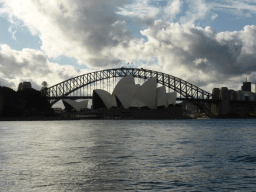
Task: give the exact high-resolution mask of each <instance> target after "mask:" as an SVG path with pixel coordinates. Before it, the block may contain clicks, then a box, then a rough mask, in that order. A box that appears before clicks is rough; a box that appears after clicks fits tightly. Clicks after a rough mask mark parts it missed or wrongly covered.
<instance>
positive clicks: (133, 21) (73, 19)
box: [0, 0, 256, 91]
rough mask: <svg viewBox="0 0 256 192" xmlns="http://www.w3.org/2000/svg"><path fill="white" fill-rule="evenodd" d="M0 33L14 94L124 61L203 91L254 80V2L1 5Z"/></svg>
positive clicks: (14, 1) (28, 1) (3, 70)
mask: <svg viewBox="0 0 256 192" xmlns="http://www.w3.org/2000/svg"><path fill="white" fill-rule="evenodd" d="M0 29H1V30H0V82H1V85H2V86H8V87H11V88H13V89H15V90H16V89H17V87H18V83H19V82H22V81H30V82H32V86H33V87H34V88H36V89H40V88H41V83H42V81H47V82H48V84H49V85H50V86H51V85H54V84H57V83H59V82H61V81H63V80H65V79H68V78H71V77H73V76H78V75H81V74H85V73H87V72H90V71H95V70H100V69H108V68H116V67H122V66H127V63H128V62H129V63H131V62H133V67H143V68H146V69H153V70H158V71H162V72H165V73H168V74H171V75H174V76H177V77H180V78H182V79H184V80H187V81H189V82H191V83H193V84H195V85H198V86H200V87H201V88H203V89H205V90H207V91H211V90H212V88H214V87H222V86H227V87H229V88H233V89H236V90H237V89H240V87H241V83H242V82H243V81H245V79H246V77H247V78H248V80H249V81H251V82H253V83H255V82H256V76H255V74H256V0H196V1H195V0H76V1H74V0H54V1H50V0H0ZM252 88H253V89H254V86H253V87H252Z"/></svg>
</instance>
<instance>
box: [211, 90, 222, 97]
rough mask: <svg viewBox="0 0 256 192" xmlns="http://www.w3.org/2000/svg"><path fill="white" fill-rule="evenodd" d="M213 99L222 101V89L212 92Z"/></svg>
mask: <svg viewBox="0 0 256 192" xmlns="http://www.w3.org/2000/svg"><path fill="white" fill-rule="evenodd" d="M212 95H213V99H220V89H219V88H214V89H213V90H212Z"/></svg>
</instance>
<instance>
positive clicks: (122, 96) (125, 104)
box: [63, 75, 182, 119]
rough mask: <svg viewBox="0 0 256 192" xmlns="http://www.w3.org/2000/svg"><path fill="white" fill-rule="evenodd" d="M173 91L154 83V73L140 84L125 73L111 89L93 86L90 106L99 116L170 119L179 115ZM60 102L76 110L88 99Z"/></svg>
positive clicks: (179, 107)
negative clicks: (169, 91) (111, 91)
mask: <svg viewBox="0 0 256 192" xmlns="http://www.w3.org/2000/svg"><path fill="white" fill-rule="evenodd" d="M176 95H177V94H176V92H172V93H166V89H165V87H164V86H162V87H157V79H156V77H153V78H150V79H148V80H147V81H146V82H145V83H144V84H142V85H140V84H135V81H134V77H133V76H132V75H128V76H126V77H124V78H122V79H121V80H120V81H119V82H118V84H117V85H116V86H115V88H114V90H113V93H112V94H110V93H109V92H107V91H105V90H102V89H95V90H93V97H92V109H93V110H94V111H96V112H97V115H98V117H99V118H103V119H174V118H182V109H181V106H180V105H179V104H176ZM63 103H64V105H65V106H66V108H67V106H69V107H72V106H73V108H75V109H76V110H77V111H80V109H81V108H84V109H87V105H88V101H87V102H86V101H82V102H80V103H78V102H76V101H72V100H67V99H66V100H63Z"/></svg>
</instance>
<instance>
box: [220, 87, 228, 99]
mask: <svg viewBox="0 0 256 192" xmlns="http://www.w3.org/2000/svg"><path fill="white" fill-rule="evenodd" d="M220 99H224V100H228V99H229V91H228V88H227V87H221V88H220Z"/></svg>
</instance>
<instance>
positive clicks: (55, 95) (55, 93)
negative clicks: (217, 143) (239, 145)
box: [42, 67, 215, 118]
mask: <svg viewBox="0 0 256 192" xmlns="http://www.w3.org/2000/svg"><path fill="white" fill-rule="evenodd" d="M127 75H133V76H134V77H136V78H142V79H149V78H152V77H157V83H159V84H161V85H164V86H165V87H168V88H170V89H172V90H174V91H175V92H177V93H179V94H180V96H182V97H183V98H184V100H187V101H190V102H192V103H194V104H195V105H196V106H197V107H199V108H200V109H201V110H203V111H204V112H205V113H206V114H207V115H208V116H209V117H211V118H213V117H215V115H214V114H213V113H212V111H211V108H210V107H209V101H211V100H212V94H210V93H209V92H207V91H204V90H203V89H201V88H199V87H197V86H195V85H193V84H191V83H189V82H187V81H185V80H183V79H180V78H178V77H175V76H172V75H169V74H166V73H162V72H158V71H152V70H148V69H143V68H123V67H122V68H114V69H106V70H101V71H95V72H91V73H87V74H83V75H80V76H77V77H74V78H71V79H68V80H66V81H63V82H61V83H58V84H56V85H53V86H51V87H49V88H47V89H44V90H42V94H43V95H46V96H47V97H49V98H50V104H51V105H53V104H55V103H56V102H58V101H59V100H60V99H62V98H64V97H67V96H68V95H69V94H71V93H72V92H74V91H76V90H78V89H81V88H82V87H84V86H88V85H90V84H92V83H95V82H98V81H101V80H104V79H110V78H115V77H125V76H127Z"/></svg>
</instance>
